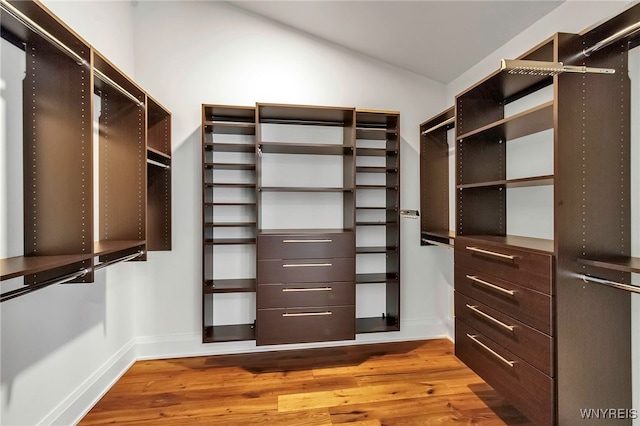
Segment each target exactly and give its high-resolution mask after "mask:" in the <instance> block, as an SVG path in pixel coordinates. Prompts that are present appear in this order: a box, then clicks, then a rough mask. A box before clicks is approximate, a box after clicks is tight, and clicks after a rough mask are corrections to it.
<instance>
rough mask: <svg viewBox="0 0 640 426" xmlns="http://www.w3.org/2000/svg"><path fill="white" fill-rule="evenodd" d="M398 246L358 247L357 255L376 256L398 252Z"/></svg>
mask: <svg viewBox="0 0 640 426" xmlns="http://www.w3.org/2000/svg"><path fill="white" fill-rule="evenodd" d="M397 250H398V247H396V246H389V247H386V246H379V247H356V254H375V253H387V252H390V251H397Z"/></svg>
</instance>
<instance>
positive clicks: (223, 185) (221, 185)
mask: <svg viewBox="0 0 640 426" xmlns="http://www.w3.org/2000/svg"><path fill="white" fill-rule="evenodd" d="M204 186H205V188H218V187H219V188H255V187H256V184H255V183H228V182H225V183H210V182H205V183H204Z"/></svg>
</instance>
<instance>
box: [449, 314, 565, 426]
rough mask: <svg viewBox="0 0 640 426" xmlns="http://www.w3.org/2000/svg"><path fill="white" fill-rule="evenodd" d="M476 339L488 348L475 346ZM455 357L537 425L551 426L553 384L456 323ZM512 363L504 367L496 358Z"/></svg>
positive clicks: (466, 327)
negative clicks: (474, 339)
mask: <svg viewBox="0 0 640 426" xmlns="http://www.w3.org/2000/svg"><path fill="white" fill-rule="evenodd" d="M469 336H473V337H475V338H476V339H477V340H479V341H480V342H481V343H482V344H484V345H485V346H486V347H487V348H489V349H490V350H491V351H493V352H495V353H492V352H490V351H489V350H488V349H487V348H485V347H482V346H481V345H480V344H478V343H476V342H474V341H473V340H472V339H471V338H470V337H469ZM456 356H457V357H458V358H459V359H460V360H461V361H462V362H464V363H465V364H467V366H469V367H470V368H471V369H472V370H473V371H475V372H476V373H477V374H478V375H480V376H481V377H482V378H483V379H484V380H486V382H487V383H488V384H490V385H491V386H493V387H494V388H495V389H496V390H497V391H498V392H500V393H501V394H502V395H504V396H505V397H506V398H507V399H508V400H509V401H510V402H511V403H512V404H514V405H515V406H516V407H518V409H519V410H520V411H522V412H523V413H524V414H525V415H526V416H527V417H528V418H529V419H531V420H532V421H533V423H534V424H536V425H551V424H554V419H555V415H554V408H553V407H554V406H553V401H554V398H555V389H554V384H553V380H552V379H551V378H550V377H549V376H547V375H545V374H543V373H542V372H540V371H538V370H537V369H535V368H534V367H532V366H531V365H529V364H528V363H527V362H525V361H523V360H522V359H520V358H518V357H517V356H515V355H514V354H512V353H511V352H509V351H507V350H506V349H504V348H502V347H501V346H499V345H497V344H496V343H495V342H493V341H491V340H490V339H488V338H486V337H484V336H483V335H482V334H481V333H479V332H478V331H477V330H475V329H473V328H471V327H469V326H468V325H466V324H465V323H464V322H462V321H460V320H457V319H456ZM498 356H500V357H502V358H504V359H505V360H506V361H510V362H513V365H512V366H509V365H507V364H506V363H505V362H504V361H502V360H501V359H499V358H498Z"/></svg>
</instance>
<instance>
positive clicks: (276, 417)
mask: <svg viewBox="0 0 640 426" xmlns="http://www.w3.org/2000/svg"><path fill="white" fill-rule="evenodd" d="M263 422H268V423H269V424H270V425H286V426H291V425H296V426H297V425H301V426H305V425H308V426H313V425H343V424H350V425H356V426H379V425H459V424H460V425H462V424H474V425H475V424H478V425H493V426H497V425H529V423H528V421H527V419H526V418H525V417H524V416H522V414H520V412H518V411H517V410H516V409H515V408H513V407H512V406H511V405H509V404H508V402H506V401H505V399H504V398H502V397H501V396H500V395H498V394H497V393H496V392H495V391H494V390H493V389H492V388H491V387H489V386H488V385H487V384H486V383H484V382H483V381H482V380H481V379H480V378H479V377H478V376H477V375H475V374H474V373H473V372H472V371H471V370H469V369H468V368H467V367H465V366H464V364H462V363H461V362H460V361H458V360H457V359H456V358H455V357H454V356H453V344H452V343H451V342H449V341H448V340H429V341H416V342H401V343H385V344H373V345H356V346H348V347H336V348H322V349H307V350H293V351H280V352H263V353H255V354H240V355H219V356H210V357H197V358H179V359H167V360H156V361H139V362H137V363H135V364H134V365H133V366H132V367H131V369H130V370H129V371H127V373H125V375H124V376H123V377H122V378H121V379H120V380H119V381H118V382H117V383H116V384H115V385H114V386H113V388H112V389H111V390H110V391H109V392H108V393H107V394H106V395H105V396H104V397H103V398H102V399H101V400H100V401H99V402H98V404H97V405H96V406H95V407H94V408H93V409H92V410H91V411H90V412H89V413H88V414H87V415H86V416H85V418H84V419H83V420H82V421H81V422H80V425H101V424H119V425H122V424H125V425H126V424H128V425H158V424H174V425H181V424H189V425H191V424H205V425H243V426H245V425H252V424H258V423H263Z"/></svg>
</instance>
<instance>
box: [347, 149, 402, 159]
mask: <svg viewBox="0 0 640 426" xmlns="http://www.w3.org/2000/svg"><path fill="white" fill-rule="evenodd" d="M356 155H360V156H366V157H392V156H396V155H398V151H397V150H395V149H385V148H358V147H356Z"/></svg>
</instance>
